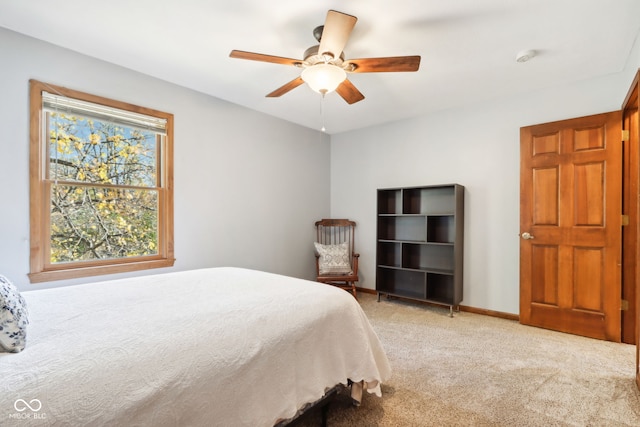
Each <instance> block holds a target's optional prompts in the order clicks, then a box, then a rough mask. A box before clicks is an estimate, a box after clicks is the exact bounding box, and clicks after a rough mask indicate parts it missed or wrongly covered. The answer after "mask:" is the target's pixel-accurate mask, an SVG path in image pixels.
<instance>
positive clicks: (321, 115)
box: [320, 92, 326, 132]
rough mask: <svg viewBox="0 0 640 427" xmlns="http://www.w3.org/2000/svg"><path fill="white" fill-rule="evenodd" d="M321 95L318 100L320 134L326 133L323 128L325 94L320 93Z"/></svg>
mask: <svg viewBox="0 0 640 427" xmlns="http://www.w3.org/2000/svg"><path fill="white" fill-rule="evenodd" d="M321 95H322V98H321V99H320V122H321V126H322V127H321V128H320V130H321V131H322V132H326V129H325V127H324V95H325V93H324V92H323V93H321Z"/></svg>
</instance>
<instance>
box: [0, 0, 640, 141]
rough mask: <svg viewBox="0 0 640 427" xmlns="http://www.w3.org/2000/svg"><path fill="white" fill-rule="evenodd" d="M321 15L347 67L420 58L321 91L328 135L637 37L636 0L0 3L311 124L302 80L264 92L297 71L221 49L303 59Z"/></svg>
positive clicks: (565, 67) (621, 56) (86, 44)
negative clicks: (355, 62) (331, 22)
mask: <svg viewBox="0 0 640 427" xmlns="http://www.w3.org/2000/svg"><path fill="white" fill-rule="evenodd" d="M328 9H335V10H338V11H341V12H344V13H348V14H350V15H355V16H356V17H357V18H358V22H357V24H356V26H355V29H354V30H353V33H352V34H351V37H350V39H349V41H348V43H347V45H346V47H345V57H346V58H347V59H349V58H366V57H383V56H403V55H420V56H421V57H422V62H421V65H420V70H419V71H418V72H415V73H361V74H351V75H350V76H349V79H350V80H351V81H352V82H353V83H354V84H355V85H356V87H357V88H358V89H359V90H360V91H361V92H362V93H363V94H364V95H365V99H364V100H363V101H361V102H358V103H356V104H353V105H347V104H346V103H345V102H344V101H343V100H342V98H340V97H339V96H338V95H337V94H335V93H332V94H329V95H327V97H326V99H325V101H324V121H325V124H326V128H327V132H328V133H338V132H344V131H349V130H353V129H358V128H363V127H367V126H371V125H375V124H380V123H384V122H388V121H394V120H399V119H403V118H408V117H415V116H419V115H423V114H426V113H429V112H433V111H436V110H441V109H447V108H452V107H458V106H461V105H464V104H469V103H476V102H482V101H487V100H489V99H493V98H499V97H501V96H504V95H507V94H514V93H526V92H530V91H534V90H537V89H541V88H548V87H553V86H555V85H560V84H566V83H570V82H572V81H578V80H583V79H588V78H593V77H597V76H601V75H606V74H611V73H616V72H619V71H621V70H622V69H623V68H624V67H625V64H626V61H627V60H628V58H629V53H630V51H631V49H632V47H633V44H634V42H635V41H636V39H637V38H638V34H639V30H640V19H639V18H640V1H639V0H448V1H445V0H394V1H389V0H348V1H345V0H342V1H304V0H296V1H293V0H271V1H264V0H224V1H222V0H213V1H211V0H181V1H166V0H135V1H132V0H109V1H87V0H29V1H26V0H21V1H19V0H0V26H2V27H5V28H8V29H11V30H14V31H17V32H19V33H23V34H27V35H29V36H33V37H35V38H38V39H43V40H47V41H49V42H51V43H54V44H56V45H60V46H63V47H66V48H69V49H72V50H75V51H78V52H81V53H84V54H86V55H90V56H93V57H96V58H100V59H103V60H106V61H109V62H112V63H116V64H119V65H122V66H124V67H128V68H130V69H133V70H137V71H140V72H142V73H145V74H148V75H152V76H155V77H158V78H161V79H164V80H167V81H170V82H173V83H176V84H179V85H182V86H185V87H188V88H191V89H194V90H197V91H200V92H204V93H207V94H210V95H212V96H215V97H218V98H221V99H224V100H227V101H230V102H233V103H236V104H240V105H243V106H246V107H248V108H251V109H254V110H258V111H261V112H264V113H266V114H270V115H273V116H276V117H280V118H282V119H285V120H288V121H291V122H294V123H298V124H300V125H303V126H307V127H310V128H313V129H319V128H320V127H321V118H320V111H321V101H320V99H321V97H320V95H318V94H317V93H315V92H312V91H311V89H309V88H308V87H307V86H306V85H304V86H300V87H298V88H296V89H294V90H293V91H291V92H289V93H287V94H285V95H284V96H282V97H280V98H266V97H265V95H266V94H267V93H269V92H271V91H272V90H274V89H276V88H278V87H280V86H282V85H283V84H284V83H286V82H288V81H290V80H292V79H293V78H295V77H296V76H297V75H298V73H299V72H300V69H298V68H295V67H291V66H285V65H278V64H271V63H262V62H256V61H246V60H240V59H231V58H229V52H230V51H231V50H232V49H238V50H246V51H250V52H257V53H264V54H270V55H276V56H284V57H289V58H300V59H302V56H303V52H304V51H305V49H307V48H308V47H310V46H312V45H314V44H317V43H316V41H315V39H314V38H313V35H312V31H313V29H314V28H315V27H316V26H318V25H322V24H323V23H324V19H325V17H326V13H327V10H328ZM526 49H535V50H537V51H538V56H536V57H535V58H533V59H532V60H531V61H529V62H526V63H517V62H516V61H515V57H516V54H517V53H518V52H520V51H522V50H526Z"/></svg>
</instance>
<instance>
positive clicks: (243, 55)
mask: <svg viewBox="0 0 640 427" xmlns="http://www.w3.org/2000/svg"><path fill="white" fill-rule="evenodd" d="M229 56H230V57H231V58H237V59H248V60H251V61H262V62H271V63H274V64H283V65H295V66H300V65H302V61H301V60H299V59H292V58H284V57H282V56H273V55H264V54H262V53H253V52H245V51H242V50H232V51H231V53H230V54H229Z"/></svg>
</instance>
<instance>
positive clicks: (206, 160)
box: [0, 28, 330, 290]
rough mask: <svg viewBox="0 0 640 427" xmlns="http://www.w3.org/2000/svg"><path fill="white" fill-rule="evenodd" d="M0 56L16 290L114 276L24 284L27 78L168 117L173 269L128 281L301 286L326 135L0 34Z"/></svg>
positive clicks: (1, 261) (4, 239)
mask: <svg viewBox="0 0 640 427" xmlns="http://www.w3.org/2000/svg"><path fill="white" fill-rule="evenodd" d="M0 58H2V61H1V66H0V76H1V78H0V93H1V94H2V97H1V102H0V125H1V128H2V134H1V136H0V200H1V201H2V207H0V274H4V275H5V276H7V277H9V278H10V279H11V280H12V281H13V282H14V283H16V284H17V285H18V287H19V288H20V289H21V290H31V289H39V288H43V287H51V286H61V285H68V284H74V283H77V282H83V281H95V280H105V279H110V278H115V277H121V276H123V275H118V276H102V277H96V278H92V279H83V280H77V281H60V282H50V283H45V284H29V281H28V278H27V276H26V275H27V273H28V271H29V168H28V162H29V150H28V148H29V147H28V141H29V121H28V117H29V108H28V80H29V79H37V80H41V81H44V82H48V83H53V84H56V85H61V86H65V87H68V88H71V89H76V90H80V91H84V92H88V93H92V94H96V95H101V96H105V97H108V98H112V99H117V100H121V101H125V102H130V103H132V104H137V105H142V106H146V107H150V108H154V109H158V110H163V111H167V112H170V113H173V114H174V116H175V134H174V136H175V138H174V140H175V175H174V181H175V255H176V258H177V261H176V264H175V266H174V267H173V268H172V269H165V270H151V271H145V272H139V273H134V274H137V275H141V274H151V273H155V272H161V271H167V270H185V269H192V268H200V267H208V266H222V265H233V266H242V267H249V268H257V269H261V270H265V271H271V272H276V273H283V274H288V275H291V276H296V277H303V278H312V277H313V275H314V266H313V262H314V258H313V252H312V247H311V244H310V242H312V241H313V237H314V234H313V233H314V228H313V223H314V221H316V220H317V219H319V218H322V217H326V216H328V214H329V206H330V205H329V204H330V198H329V191H330V187H329V173H330V170H329V161H330V145H329V139H328V137H327V136H326V135H323V134H321V133H319V132H316V131H313V130H309V129H306V128H302V127H299V126H297V125H293V124H291V123H288V122H284V121H281V120H278V119H274V118H271V117H269V116H266V115H264V114H261V113H257V112H255V111H252V110H248V109H245V108H242V107H239V106H236V105H234V104H230V103H227V102H224V101H221V100H219V99H216V98H212V97H209V96H205V95H203V94H200V93H197V92H194V91H192V90H188V89H185V88H182V87H179V86H176V85H173V84H169V83H167V82H164V81H161V80H158V79H154V78H151V77H149V76H145V75H142V74H139V73H137V72H134V71H131V70H128V69H125V68H122V67H119V66H116V65H113V64H109V63H106V62H102V61H99V60H96V59H94V58H90V57H87V56H84V55H80V54H78V53H75V52H72V51H69V50H65V49H61V48H58V47H55V46H53V45H50V44H48V43H44V42H42V41H38V40H35V39H32V38H28V37H24V36H22V35H19V34H17V33H14V32H10V31H7V30H5V29H1V28H0ZM130 275H132V274H130Z"/></svg>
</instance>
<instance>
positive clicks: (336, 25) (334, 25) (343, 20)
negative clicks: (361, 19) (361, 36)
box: [318, 10, 358, 58]
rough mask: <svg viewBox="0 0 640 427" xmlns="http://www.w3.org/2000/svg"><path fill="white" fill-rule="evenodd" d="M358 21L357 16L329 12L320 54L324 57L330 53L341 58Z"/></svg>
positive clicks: (323, 31)
mask: <svg viewBox="0 0 640 427" xmlns="http://www.w3.org/2000/svg"><path fill="white" fill-rule="evenodd" d="M357 20H358V18H356V17H355V16H351V15H347V14H346V13H342V12H337V11H335V10H330V11H329V12H327V18H326V19H325V21H324V28H323V30H322V37H321V38H320V47H319V49H318V54H319V55H324V54H328V53H329V54H331V55H332V56H333V57H334V58H339V57H340V55H341V54H342V51H343V50H344V46H345V45H346V44H347V40H349V36H350V35H351V31H352V30H353V27H354V26H355V25H356V21H357Z"/></svg>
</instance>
